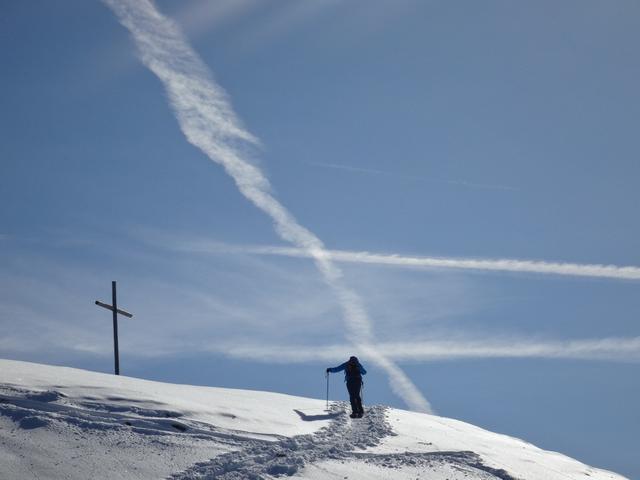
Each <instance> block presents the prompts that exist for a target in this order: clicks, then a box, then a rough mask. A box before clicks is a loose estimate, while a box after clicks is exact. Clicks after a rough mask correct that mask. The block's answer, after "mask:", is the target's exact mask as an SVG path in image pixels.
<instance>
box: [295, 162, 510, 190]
mask: <svg viewBox="0 0 640 480" xmlns="http://www.w3.org/2000/svg"><path fill="white" fill-rule="evenodd" d="M305 163H306V164H307V165H311V166H314V167H320V168H329V169H333V170H343V171H345V172H352V173H363V174H366V175H381V176H386V177H393V178H403V179H407V180H417V181H421V182H433V183H441V184H442V183H444V184H449V185H455V186H459V187H467V188H476V189H488V190H511V191H517V190H520V189H519V188H516V187H511V186H508V185H498V184H490V183H479V182H470V181H467V180H452V179H443V178H433V177H426V176H424V175H410V174H407V173H400V172H391V171H388V170H377V169H375V168H365V167H354V166H352V165H341V164H336V163H324V162H305Z"/></svg>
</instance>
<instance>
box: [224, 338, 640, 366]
mask: <svg viewBox="0 0 640 480" xmlns="http://www.w3.org/2000/svg"><path fill="white" fill-rule="evenodd" d="M348 348H349V346H348V345H324V346H323V347H322V348H317V347H314V348H311V347H309V346H304V345H299V346H291V345H247V344H245V345H242V344H228V345H218V346H215V347H212V350H213V351H215V352H217V353H222V354H224V355H228V356H230V357H236V358H244V359H252V360H257V361H266V362H276V363H277V362H286V363H292V362H311V361H319V360H323V361H335V360H337V359H339V358H343V357H344V355H345V352H347V351H348ZM375 348H376V349H377V350H378V351H379V352H382V353H383V354H384V355H385V357H387V358H392V359H393V360H395V361H417V362H422V361H441V360H461V359H473V358H546V359H567V360H569V359H571V360H599V361H611V362H632V363H639V362H640V337H621V338H620V337H610V338H598V339H586V340H584V339H581V340H535V339H534V340H531V339H522V338H506V339H496V338H487V339H472V340H465V339H454V340H429V341H409V342H380V343H377V344H376V345H375Z"/></svg>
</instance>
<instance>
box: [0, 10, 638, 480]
mask: <svg viewBox="0 0 640 480" xmlns="http://www.w3.org/2000/svg"><path fill="white" fill-rule="evenodd" d="M125 3H126V2H125ZM157 7H158V9H159V10H160V11H161V12H162V13H163V14H164V15H167V16H169V17H170V18H172V19H173V20H175V22H176V24H177V25H178V27H179V28H180V29H181V30H182V31H183V32H184V34H185V41H186V42H188V44H189V45H191V47H192V48H193V50H194V51H195V52H196V54H197V55H198V56H199V58H200V59H201V60H202V62H204V65H205V66H206V68H207V69H208V70H209V72H210V74H211V75H213V78H214V81H213V83H211V85H212V86H213V87H212V88H214V89H215V92H217V93H218V94H220V93H221V92H226V97H224V98H223V100H222V105H223V106H225V105H226V106H228V107H230V108H232V109H233V111H235V114H233V113H232V112H231V113H229V112H227V113H226V114H225V115H223V117H224V118H223V120H224V121H221V122H219V123H216V122H212V123H211V124H207V125H206V128H209V129H210V130H208V132H209V133H211V134H212V135H213V137H214V139H215V141H214V143H215V142H219V144H220V145H223V144H224V145H227V144H228V145H229V148H232V149H233V150H229V151H233V152H234V153H237V154H238V155H239V156H240V158H242V159H243V161H246V162H247V164H248V165H252V166H253V167H254V168H255V169H259V171H261V172H264V175H266V176H267V177H268V179H269V181H270V184H271V187H272V191H273V195H274V198H275V199H276V200H277V201H278V202H279V204H280V205H282V206H284V207H285V208H286V209H287V211H288V212H290V213H291V214H292V215H293V216H294V217H295V219H296V220H297V222H298V223H299V224H300V225H302V226H304V227H305V228H306V229H308V230H309V231H310V232H312V233H313V234H314V235H315V238H317V239H320V240H321V241H322V242H323V243H324V246H325V247H326V248H327V249H330V250H331V251H333V252H334V255H335V254H336V252H338V253H341V255H342V260H339V261H336V262H334V265H335V266H336V267H337V268H339V269H340V271H341V272H342V277H341V278H340V279H339V281H338V283H339V285H337V284H335V283H334V284H332V285H329V284H328V283H327V278H326V276H325V277H323V275H322V274H321V273H320V272H319V271H318V269H317V268H316V267H315V266H314V262H313V261H312V259H310V258H309V257H308V255H307V256H305V255H306V254H305V252H304V251H301V250H300V249H299V246H298V247H296V246H295V245H294V246H293V247H294V248H298V250H295V251H292V250H290V249H289V250H282V248H283V247H286V248H291V247H292V245H290V244H289V243H287V242H286V241H284V240H283V238H282V237H281V236H280V235H278V233H277V232H276V231H275V230H274V228H273V222H272V219H271V218H269V217H268V216H267V215H265V214H264V213H263V211H261V210H260V209H258V208H256V206H255V205H254V204H253V203H252V202H250V201H248V200H247V198H246V197H245V196H243V195H242V194H241V193H240V192H239V190H238V188H237V186H236V184H235V183H234V180H233V179H232V178H231V177H230V176H229V175H227V174H226V173H225V171H224V169H223V168H222V167H221V166H220V165H219V164H216V163H214V162H212V161H211V159H210V158H207V155H206V154H205V152H203V151H202V150H200V149H198V148H194V146H193V145H192V144H191V143H189V141H187V138H185V135H184V134H183V132H182V131H181V129H180V127H179V123H178V122H177V121H176V115H179V113H180V110H179V108H177V107H176V105H175V102H173V103H172V101H171V98H168V94H167V91H166V90H165V84H163V81H161V80H160V79H159V78H158V77H157V76H155V75H154V74H153V73H152V72H151V71H150V70H149V69H148V68H147V66H145V64H143V63H142V62H141V61H140V59H139V56H138V51H137V50H136V47H135V43H134V39H133V38H132V37H131V35H130V34H129V31H128V30H127V29H126V28H124V27H123V26H122V25H121V24H120V23H119V21H118V18H117V16H116V15H114V11H112V10H111V9H109V8H108V7H107V6H106V5H104V4H102V3H100V2H65V3H64V4H56V5H54V4H52V3H50V2H29V3H28V4H27V3H24V2H20V3H18V2H14V3H6V4H4V5H3V6H2V7H0V9H1V10H2V15H0V18H1V19H0V22H2V28H0V35H1V36H2V42H0V59H1V61H2V65H3V76H2V79H1V80H0V81H1V82H2V86H3V88H2V89H0V95H1V98H2V105H3V108H2V109H1V110H0V125H1V127H2V131H3V132H4V135H3V142H2V143H0V155H1V158H2V162H1V163H0V177H1V178H2V180H3V181H2V189H0V205H1V206H0V220H1V224H0V225H1V228H0V245H1V246H2V248H1V250H0V252H1V254H0V265H1V268H0V284H2V288H1V289H0V352H1V354H2V356H3V357H6V358H15V359H23V360H31V361H40V362H47V363H55V364H64V365H70V366H77V367H82V368H91V369H95V370H99V371H110V369H111V366H112V360H111V356H110V355H111V348H112V346H111V343H110V342H111V325H110V319H109V316H108V314H106V312H104V311H100V309H98V308H97V307H95V305H93V300H95V299H97V298H99V299H102V300H109V289H110V281H111V280H113V279H116V280H118V282H119V286H120V293H119V298H120V301H121V302H122V305H123V307H124V308H127V309H128V310H130V311H132V312H134V314H135V317H134V319H133V320H127V319H123V320H122V321H121V350H122V353H121V356H122V359H121V361H122V371H123V373H125V374H130V375H136V376H142V377H145V378H154V379H160V380H166V381H173V382H184V383H196V384H204V385H223V386H232V387H240V388H256V389H268V390H276V391H283V392H288V393H292V394H298V395H310V396H323V395H324V377H323V374H322V372H323V369H324V367H325V366H327V365H330V364H331V365H333V364H336V363H337V362H338V361H339V359H341V358H343V357H344V356H346V355H348V354H349V353H351V351H352V350H353V349H354V347H352V346H350V344H353V343H358V342H362V341H363V338H360V334H361V332H360V333H359V332H358V331H357V329H356V331H354V328H353V325H354V323H353V322H351V323H349V321H347V322H345V317H346V316H348V315H345V305H346V304H345V303H344V302H342V303H341V301H340V298H341V295H342V294H344V293H345V292H349V294H353V295H355V296H356V297H357V299H358V300H357V301H354V302H351V303H349V304H348V305H347V307H353V306H354V305H356V304H357V305H362V306H363V307H364V309H366V314H367V319H368V322H369V326H370V327H371V328H372V330H373V340H374V343H375V346H376V349H375V352H374V353H373V356H375V355H378V354H380V355H384V356H386V357H385V358H388V359H390V360H391V361H392V362H393V363H394V365H395V364H397V365H398V366H399V367H400V368H401V369H402V370H403V371H404V372H405V374H406V375H407V376H408V378H409V379H410V381H411V382H412V383H413V384H414V385H415V387H416V388H417V389H418V390H419V391H420V392H422V395H423V396H424V397H425V398H426V399H427V400H428V401H429V402H430V404H431V405H432V407H433V409H434V410H435V411H436V412H438V413H439V414H442V415H446V416H451V417H455V418H459V419H462V420H466V421H470V422H473V423H475V424H478V425H480V426H483V427H486V428H489V429H492V430H496V431H500V432H504V433H507V434H511V435H516V436H520V437H522V438H525V439H527V440H529V441H532V442H534V443H536V444H537V445H539V446H541V447H543V448H548V449H555V450H559V451H562V452H563V453H567V454H569V455H572V456H575V457H577V458H579V459H580V460H583V461H585V462H587V463H590V464H593V465H595V466H599V467H603V468H609V469H613V470H616V471H618V472H620V473H623V474H626V475H627V476H629V477H631V478H633V477H638V476H640V463H638V460H637V459H636V458H635V457H636V455H635V448H634V445H636V444H637V440H636V433H637V426H638V425H639V421H640V417H639V416H638V412H637V409H636V408H635V406H636V405H637V404H638V402H639V401H640V385H639V383H638V363H639V361H640V340H639V337H640V332H639V330H638V326H637V318H638V313H639V312H640V300H639V298H640V297H639V296H638V294H637V289H638V286H639V283H638V282H639V280H638V279H639V278H640V275H639V272H640V270H638V266H639V265H640V254H639V253H638V251H637V248H634V247H635V246H636V245H637V239H638V237H639V233H640V223H639V222H638V220H637V207H638V193H637V188H636V184H637V179H638V174H639V173H640V163H639V162H638V160H637V156H638V144H637V139H636V137H637V135H634V134H635V133H636V132H635V131H634V127H635V126H636V125H637V124H638V120H639V118H638V117H639V116H640V98H639V96H638V91H637V85H638V84H639V83H640V78H639V77H640V60H638V58H637V55H635V48H634V47H635V46H636V45H638V43H639V41H640V38H638V37H639V36H640V33H638V32H639V31H640V29H638V28H637V27H638V19H639V18H640V15H639V14H640V11H639V10H640V8H639V7H638V5H637V4H635V3H634V2H622V1H620V2H615V3H612V2H570V1H565V2H519V3H513V2H497V1H495V2H494V1H491V2H417V1H412V2H409V1H397V2H378V1H367V2H364V1H362V2H360V1H355V2H341V1H338V0H335V1H330V0H327V1H318V2H306V3H299V2H293V1H282V2H269V1H266V0H262V1H260V0H241V1H230V0H226V1H220V2H215V3H214V2H205V1H202V0H198V1H195V0H193V1H188V2H169V1H160V2H158V3H157ZM173 51H174V50H172V52H173ZM173 61H174V59H169V64H171V65H174V63H175V62H174V63H172V62H173ZM147 65H148V64H147ZM178 67H179V68H183V66H182V65H178ZM184 72H186V73H193V70H189V69H188V68H186V67H185V68H184V71H182V70H181V73H184ZM196 73H198V72H196ZM205 76H206V75H205ZM181 93H184V91H183V90H181ZM187 93H188V92H187ZM229 125H231V126H232V127H234V128H236V130H234V131H233V132H232V134H231V135H230V136H229V138H231V140H229V138H227V137H225V135H223V134H220V131H221V130H220V129H224V128H226V127H228V126H229ZM234 132H235V133H234ZM238 132H240V133H238ZM249 133H250V134H251V135H252V136H253V137H254V138H256V139H258V141H257V142H254V143H247V142H244V141H243V140H242V139H241V138H239V137H238V135H240V136H241V135H244V134H249ZM233 135H236V137H233ZM216 145H218V144H216ZM225 148H226V147H225ZM278 248H280V250H278ZM364 251H366V252H370V253H371V254H375V255H378V256H375V255H374V256H373V257H371V256H369V257H367V256H364V255H362V253H359V252H364ZM307 253H308V252H307ZM381 256H382V257H381ZM416 258H417V259H418V261H417V262H416V261H415V259H416ZM425 258H437V259H440V260H442V259H443V258H444V259H447V260H450V263H449V266H451V264H454V265H456V268H449V267H447V268H445V267H443V266H442V265H440V267H438V268H436V267H434V266H433V265H431V266H425V265H424V263H425ZM398 259H400V260H398ZM469 259H483V260H488V261H489V262H488V263H486V262H485V263H483V264H482V265H479V266H478V268H474V269H469V268H463V267H465V264H461V263H460V260H469ZM496 259H510V260H512V261H511V262H508V265H509V267H508V268H504V267H505V262H502V263H496V262H492V261H493V260H496ZM347 260H348V261H347ZM518 261H520V263H518ZM526 261H538V262H543V263H542V264H537V267H536V265H532V264H531V263H526ZM420 262H422V264H421V263H420ZM456 262H457V263H456ZM523 262H524V263H523ZM568 264H569V265H568ZM602 264H604V265H613V266H617V267H630V268H627V269H626V270H622V269H620V268H616V267H611V268H604V269H603V268H601V267H594V266H593V265H602ZM541 265H542V269H543V270H544V269H546V270H545V271H546V273H540V272H539V270H540V268H541V267H540V266H541ZM536 268H537V269H538V270H536ZM343 297H344V295H343ZM349 298H352V297H349ZM352 299H353V298H352ZM349 325H351V326H349ZM365 336H366V335H365ZM365 340H367V339H366V338H365ZM376 352H377V353H376ZM360 356H361V359H362V361H363V363H364V364H365V365H367V366H371V367H372V368H371V370H372V371H371V375H370V376H369V378H368V379H367V383H366V387H365V401H366V402H375V403H389V404H392V405H394V406H398V407H404V406H406V402H405V401H406V398H405V399H404V400H403V397H402V395H400V396H398V395H396V394H395V393H394V392H393V391H392V388H390V385H389V383H388V378H387V377H388V376H389V371H390V370H389V368H386V369H385V368H382V367H381V366H380V365H381V363H379V361H374V359H373V358H367V355H366V354H360ZM392 377H393V375H392ZM332 380H333V382H332V392H333V396H334V398H341V397H344V395H345V393H344V391H343V390H344V389H343V387H342V385H341V382H340V380H339V378H337V377H334V378H333V379H332ZM393 383H394V382H393V379H392V381H391V384H392V386H393ZM396 387H397V385H396ZM594 439H597V440H594Z"/></svg>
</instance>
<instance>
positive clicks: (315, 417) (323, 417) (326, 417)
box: [293, 408, 342, 422]
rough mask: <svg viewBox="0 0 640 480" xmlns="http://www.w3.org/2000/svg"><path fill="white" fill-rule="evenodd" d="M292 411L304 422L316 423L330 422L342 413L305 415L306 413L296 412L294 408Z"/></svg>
mask: <svg viewBox="0 0 640 480" xmlns="http://www.w3.org/2000/svg"><path fill="white" fill-rule="evenodd" d="M293 411H294V412H296V413H297V414H298V416H299V417H300V418H301V419H302V420H304V421H305V422H316V421H318V420H331V419H334V418H338V417H339V416H340V415H342V412H332V413H324V414H322V415H307V414H306V413H304V412H301V411H300V410H296V409H295V408H294V409H293Z"/></svg>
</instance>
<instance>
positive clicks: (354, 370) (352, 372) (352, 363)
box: [344, 358, 362, 378]
mask: <svg viewBox="0 0 640 480" xmlns="http://www.w3.org/2000/svg"><path fill="white" fill-rule="evenodd" d="M344 371H345V373H346V374H347V377H349V378H354V377H361V376H362V375H361V374H360V364H359V363H358V359H356V358H350V359H349V361H348V362H347V365H346V366H345V368H344Z"/></svg>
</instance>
